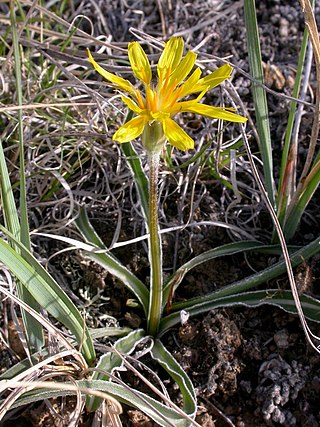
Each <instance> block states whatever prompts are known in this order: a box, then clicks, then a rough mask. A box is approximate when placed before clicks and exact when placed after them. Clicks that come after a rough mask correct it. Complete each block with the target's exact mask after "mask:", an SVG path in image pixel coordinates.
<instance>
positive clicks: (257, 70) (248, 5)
mask: <svg viewBox="0 0 320 427" xmlns="http://www.w3.org/2000/svg"><path fill="white" fill-rule="evenodd" d="M244 16H245V26H246V33H247V44H248V56H249V64H250V71H251V74H252V77H253V78H254V80H255V81H254V82H252V86H251V91H252V96H253V102H254V110H255V114H256V120H257V128H258V134H259V141H258V142H259V148H260V152H261V157H262V163H263V171H264V180H265V185H266V189H267V193H268V196H269V199H270V201H271V203H272V205H273V204H274V181H273V161H272V146H271V136H270V125H269V112H268V104H267V97H266V93H265V90H264V88H263V87H262V86H261V84H263V82H264V77H263V68H262V59H261V52H260V42H259V32H258V24H257V12H256V6H255V0H244Z"/></svg>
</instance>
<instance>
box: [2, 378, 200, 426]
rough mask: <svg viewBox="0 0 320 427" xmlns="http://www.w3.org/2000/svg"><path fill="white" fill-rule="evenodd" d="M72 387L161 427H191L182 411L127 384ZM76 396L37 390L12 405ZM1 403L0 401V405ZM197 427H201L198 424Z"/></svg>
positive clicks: (91, 383) (97, 382)
mask: <svg viewBox="0 0 320 427" xmlns="http://www.w3.org/2000/svg"><path fill="white" fill-rule="evenodd" d="M65 384H66V383H64V385H65ZM70 385H72V386H74V385H77V386H78V387H79V391H80V392H83V393H84V392H85V393H90V390H99V391H102V392H105V393H107V394H108V395H111V396H113V397H115V398H116V399H117V400H118V401H119V402H121V403H124V404H126V405H128V406H131V407H135V408H137V409H139V410H140V411H142V412H144V413H145V414H146V415H148V416H149V417H150V418H151V419H152V420H154V421H155V422H156V423H157V424H158V425H159V426H161V427H189V426H190V425H191V423H190V421H188V420H187V419H186V418H185V417H183V415H182V414H181V412H180V411H177V410H176V409H174V408H170V407H168V406H166V405H164V404H163V403H161V402H159V401H157V400H155V399H153V398H152V397H150V396H148V395H147V394H145V393H142V392H140V391H137V390H133V389H131V388H130V387H129V386H126V385H125V384H117V383H114V382H110V381H100V380H80V381H74V382H72V384H70ZM74 394H76V392H75V391H67V390H43V389H35V390H32V391H30V392H27V393H25V394H24V395H23V396H22V397H20V398H19V400H18V401H16V402H15V403H14V404H13V405H12V408H18V407H20V406H23V405H30V404H31V403H34V402H37V401H42V400H45V399H54V398H57V397H62V396H70V395H74ZM1 403H2V402H1V401H0V404H1ZM197 426H199V425H198V424H197Z"/></svg>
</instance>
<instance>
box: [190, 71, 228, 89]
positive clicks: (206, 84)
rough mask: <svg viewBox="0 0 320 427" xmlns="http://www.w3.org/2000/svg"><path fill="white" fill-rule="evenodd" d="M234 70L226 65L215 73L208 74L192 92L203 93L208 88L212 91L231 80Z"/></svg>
mask: <svg viewBox="0 0 320 427" xmlns="http://www.w3.org/2000/svg"><path fill="white" fill-rule="evenodd" d="M232 70H233V68H232V67H231V65H229V64H224V65H222V67H219V68H218V69H217V70H215V71H214V72H213V73H211V74H208V75H207V76H205V77H203V78H202V79H200V80H199V81H198V83H197V84H196V85H195V87H194V88H193V90H192V92H190V93H194V92H201V91H203V90H204V89H206V88H207V90H210V89H212V88H214V87H216V86H218V85H219V84H220V83H222V82H224V81H225V80H226V79H229V78H230V77H231V72H232Z"/></svg>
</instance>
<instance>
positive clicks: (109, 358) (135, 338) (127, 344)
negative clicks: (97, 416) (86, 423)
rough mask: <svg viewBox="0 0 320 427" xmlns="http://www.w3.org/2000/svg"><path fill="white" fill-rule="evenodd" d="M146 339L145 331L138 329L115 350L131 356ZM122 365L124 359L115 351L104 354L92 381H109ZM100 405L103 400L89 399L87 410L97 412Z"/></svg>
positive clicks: (119, 343)
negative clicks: (111, 375) (115, 370)
mask: <svg viewBox="0 0 320 427" xmlns="http://www.w3.org/2000/svg"><path fill="white" fill-rule="evenodd" d="M144 339H145V331H144V330H143V329H137V330H135V331H132V332H130V333H129V334H128V335H126V336H125V337H123V338H120V339H119V340H117V341H116V343H115V344H114V348H115V349H116V350H117V351H118V352H119V353H121V354H123V355H129V354H131V353H132V352H133V351H134V349H135V348H136V346H137V345H138V344H139V343H140V342H141V341H142V340H144ZM122 364H123V359H122V358H121V357H120V356H119V355H118V354H117V353H116V352H115V351H114V352H111V351H110V352H108V353H106V354H103V355H102V356H101V357H100V360H99V362H98V364H97V366H96V369H97V372H95V373H94V374H93V376H92V380H102V381H108V379H109V378H110V374H112V372H113V371H114V369H116V368H119V367H120V366H122ZM100 404H101V399H99V398H97V397H88V398H87V402H86V408H87V410H88V411H95V410H96V409H97V408H98V406H99V405H100Z"/></svg>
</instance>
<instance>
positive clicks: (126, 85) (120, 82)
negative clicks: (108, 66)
mask: <svg viewBox="0 0 320 427" xmlns="http://www.w3.org/2000/svg"><path fill="white" fill-rule="evenodd" d="M87 51H88V56H89V61H90V62H91V64H92V65H93V66H94V68H95V69H96V70H97V71H98V73H99V74H101V76H102V77H104V78H105V79H106V80H108V81H109V82H111V83H113V84H115V85H116V86H117V87H118V88H119V89H122V90H124V91H126V92H128V93H133V92H134V88H133V86H132V84H131V83H130V82H129V81H128V80H125V79H123V78H122V77H118V76H116V75H115V74H112V73H109V71H107V70H105V69H104V68H102V67H101V66H100V65H99V64H97V63H96V61H95V60H94V59H93V57H92V55H91V52H90V50H89V49H87Z"/></svg>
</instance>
